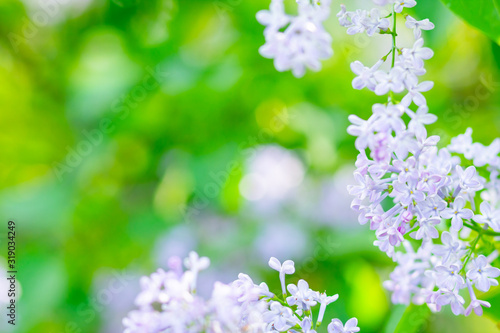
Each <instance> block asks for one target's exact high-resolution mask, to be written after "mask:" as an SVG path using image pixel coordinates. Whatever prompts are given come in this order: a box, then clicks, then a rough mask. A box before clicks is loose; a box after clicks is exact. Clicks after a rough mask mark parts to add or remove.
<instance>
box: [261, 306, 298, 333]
mask: <svg viewBox="0 0 500 333" xmlns="http://www.w3.org/2000/svg"><path fill="white" fill-rule="evenodd" d="M264 320H265V321H266V322H268V323H269V325H270V327H272V328H273V329H274V330H277V331H280V332H281V331H286V330H288V329H289V328H291V327H292V326H295V324H297V322H298V318H297V317H296V316H295V315H294V314H293V311H292V309H290V308H289V307H285V306H283V305H281V304H280V303H279V302H275V301H273V302H271V303H270V306H269V311H267V312H266V313H264Z"/></svg>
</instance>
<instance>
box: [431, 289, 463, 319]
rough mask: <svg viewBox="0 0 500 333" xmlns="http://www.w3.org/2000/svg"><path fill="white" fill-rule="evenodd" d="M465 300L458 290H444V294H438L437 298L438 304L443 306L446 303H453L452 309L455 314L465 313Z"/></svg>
mask: <svg viewBox="0 0 500 333" xmlns="http://www.w3.org/2000/svg"><path fill="white" fill-rule="evenodd" d="M464 303H465V300H464V298H463V297H462V296H460V295H459V294H458V291H457V290H455V291H444V292H443V294H442V295H440V296H438V297H437V299H436V304H437V305H439V306H443V305H446V304H450V305H451V311H452V312H453V314H454V315H457V316H458V315H459V314H462V313H464V306H463V304H464Z"/></svg>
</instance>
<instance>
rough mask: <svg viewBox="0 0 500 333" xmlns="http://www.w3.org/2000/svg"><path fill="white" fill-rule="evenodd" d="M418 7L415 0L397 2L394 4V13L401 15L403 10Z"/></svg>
mask: <svg viewBox="0 0 500 333" xmlns="http://www.w3.org/2000/svg"><path fill="white" fill-rule="evenodd" d="M416 5H417V2H416V1H415V0H396V1H395V2H394V11H395V12H396V13H401V12H402V11H403V8H412V7H415V6H416Z"/></svg>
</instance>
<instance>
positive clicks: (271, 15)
mask: <svg viewBox="0 0 500 333" xmlns="http://www.w3.org/2000/svg"><path fill="white" fill-rule="evenodd" d="M296 1H297V6H298V15H296V16H293V15H289V14H287V13H286V12H285V4H284V0H271V5H270V6H269V10H261V11H259V12H258V13H257V20H258V21H259V22H260V23H261V24H263V25H265V26H266V28H265V30H264V37H265V39H266V43H265V44H264V45H263V46H262V47H261V48H260V49H259V52H260V54H261V55H262V56H263V57H266V58H270V59H274V66H275V67H276V69H277V70H278V71H280V72H283V71H287V70H292V73H293V75H294V76H296V77H302V76H304V74H305V72H306V68H309V69H312V70H315V71H318V70H320V69H321V62H320V60H324V59H328V58H330V57H331V56H332V54H333V50H332V46H331V43H332V38H331V36H330V34H329V33H328V32H326V31H325V29H324V28H323V21H324V20H326V19H327V18H328V17H329V16H330V3H331V0H321V1H318V0H296Z"/></svg>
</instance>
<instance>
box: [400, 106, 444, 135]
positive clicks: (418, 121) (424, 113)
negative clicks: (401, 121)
mask: <svg viewBox="0 0 500 333" xmlns="http://www.w3.org/2000/svg"><path fill="white" fill-rule="evenodd" d="M406 113H407V114H408V116H410V118H411V120H410V123H409V124H408V129H409V130H411V131H415V130H416V129H417V128H418V127H423V126H425V125H430V124H433V123H435V122H436V120H437V116H436V115H433V114H431V113H429V108H428V107H427V106H426V105H422V106H421V107H419V108H418V109H417V111H416V112H413V111H411V110H407V111H406Z"/></svg>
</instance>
